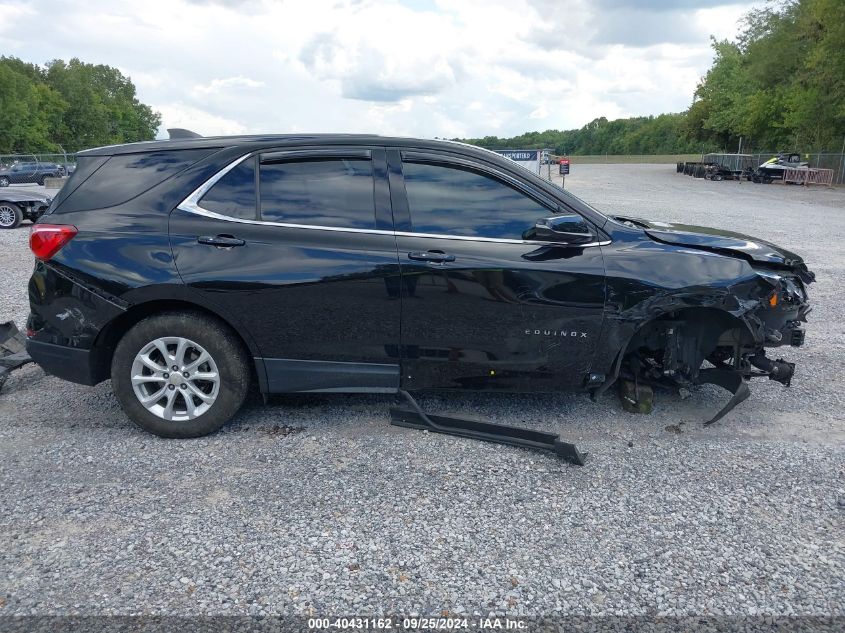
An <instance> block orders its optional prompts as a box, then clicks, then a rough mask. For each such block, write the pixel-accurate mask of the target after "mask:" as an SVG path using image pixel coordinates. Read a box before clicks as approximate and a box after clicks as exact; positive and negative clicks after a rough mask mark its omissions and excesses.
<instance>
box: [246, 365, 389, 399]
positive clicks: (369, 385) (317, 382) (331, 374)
mask: <svg viewBox="0 0 845 633" xmlns="http://www.w3.org/2000/svg"><path fill="white" fill-rule="evenodd" d="M255 361H256V364H258V363H263V364H264V369H265V371H266V375H267V388H266V392H267V393H294V392H312V393H396V392H397V391H398V389H399V365H381V364H377V363H343V362H335V361H323V360H293V359H288V358H256V359H255Z"/></svg>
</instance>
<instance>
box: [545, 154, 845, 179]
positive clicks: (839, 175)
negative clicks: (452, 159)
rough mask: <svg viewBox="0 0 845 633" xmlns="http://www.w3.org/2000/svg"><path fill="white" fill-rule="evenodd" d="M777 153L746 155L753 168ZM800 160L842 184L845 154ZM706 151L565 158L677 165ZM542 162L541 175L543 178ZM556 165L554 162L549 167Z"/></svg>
mask: <svg viewBox="0 0 845 633" xmlns="http://www.w3.org/2000/svg"><path fill="white" fill-rule="evenodd" d="M777 154H778V153H777V152H770V151H755V152H750V153H748V154H746V156H750V163H751V164H752V165H753V166H754V167H757V166H759V165H762V164H763V163H765V162H766V161H767V160H769V159H770V158H772V157H773V156H777ZM800 155H801V160H802V161H805V162H806V163H807V165H808V166H809V167H815V168H820V169H830V170H832V171H833V184H835V185H842V184H845V154H843V153H842V152H813V153H801V154H800ZM704 156H706V154H585V155H581V156H578V155H571V156H569V159H570V160H571V161H572V164H573V165H574V166H577V165H579V164H581V165H596V164H607V165H617V164H647V163H650V164H677V163H685V162H698V161H703V160H704ZM545 167H546V166H545V165H543V168H544V169H543V170H542V172H541V175H542V176H543V177H547V175H546V170H545ZM552 168H553V169H556V168H557V165H554V166H553V167H552Z"/></svg>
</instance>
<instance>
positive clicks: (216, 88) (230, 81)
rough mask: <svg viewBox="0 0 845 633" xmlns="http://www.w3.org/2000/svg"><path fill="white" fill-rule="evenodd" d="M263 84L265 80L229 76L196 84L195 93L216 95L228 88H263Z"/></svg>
mask: <svg viewBox="0 0 845 633" xmlns="http://www.w3.org/2000/svg"><path fill="white" fill-rule="evenodd" d="M263 86H264V82H263V81H256V80H255V79H250V78H249V77H241V76H240V75H238V76H237V77H227V78H225V79H212V80H211V82H210V83H208V84H205V85H201V86H200V85H198V86H194V94H198V95H204V96H205V95H214V94H220V93H221V92H225V91H228V90H235V91H237V90H243V89H246V90H249V89H250V88H261V87H263Z"/></svg>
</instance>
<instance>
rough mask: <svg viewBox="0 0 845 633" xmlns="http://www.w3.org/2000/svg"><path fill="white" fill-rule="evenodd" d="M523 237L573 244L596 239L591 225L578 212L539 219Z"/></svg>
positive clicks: (585, 242)
mask: <svg viewBox="0 0 845 633" xmlns="http://www.w3.org/2000/svg"><path fill="white" fill-rule="evenodd" d="M522 238H523V239H525V240H537V241H541V242H554V243H556V244H568V245H572V246H576V245H578V244H587V243H589V242H592V241H593V240H594V239H595V237H594V235H593V231H592V230H591V229H590V225H589V224H587V221H586V220H585V219H584V218H582V217H581V216H580V215H578V214H577V213H570V214H566V215H554V216H552V217H550V218H543V219H542V220H537V223H536V224H535V225H534V228H532V229H529V230H527V231H525V233H523V235H522Z"/></svg>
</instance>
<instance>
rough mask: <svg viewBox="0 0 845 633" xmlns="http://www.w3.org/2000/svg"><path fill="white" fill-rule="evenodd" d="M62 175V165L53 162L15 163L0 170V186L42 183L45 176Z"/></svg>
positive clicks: (56, 176) (55, 176)
mask: <svg viewBox="0 0 845 633" xmlns="http://www.w3.org/2000/svg"><path fill="white" fill-rule="evenodd" d="M63 175H64V167H61V166H60V165H56V164H55V163H37V162H36V163H15V164H14V165H12V166H11V167H9V168H8V169H4V170H2V171H0V187H8V186H9V185H14V184H21V183H33V184H39V185H43V184H44V179H45V178H58V177H60V176H63Z"/></svg>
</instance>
